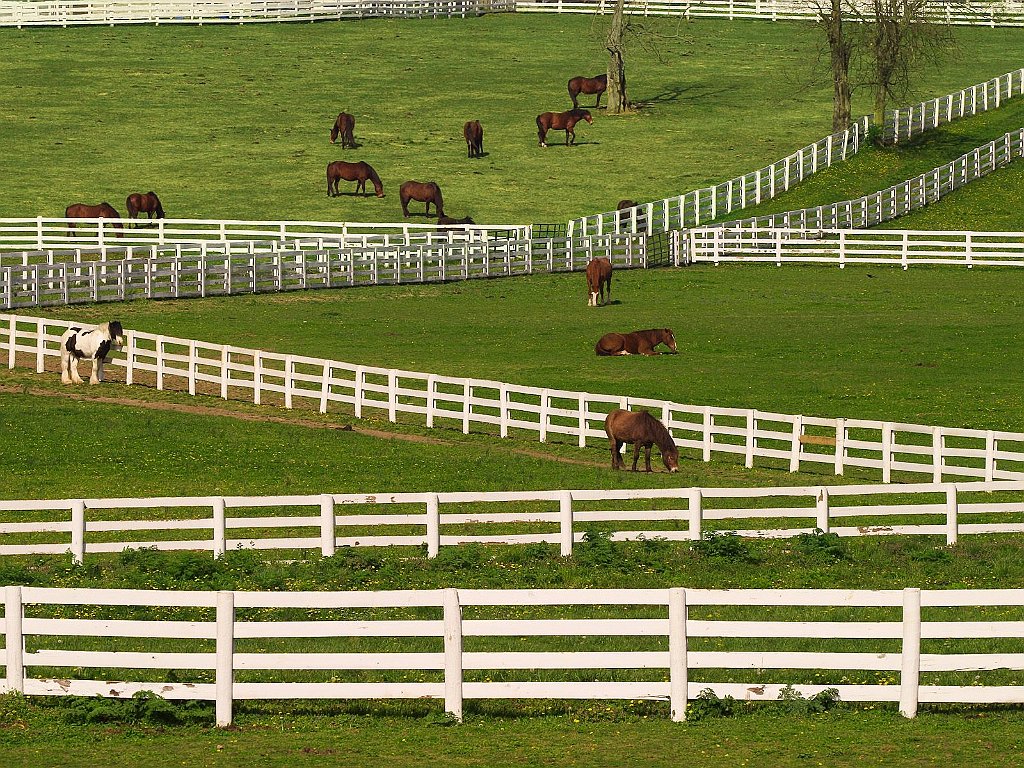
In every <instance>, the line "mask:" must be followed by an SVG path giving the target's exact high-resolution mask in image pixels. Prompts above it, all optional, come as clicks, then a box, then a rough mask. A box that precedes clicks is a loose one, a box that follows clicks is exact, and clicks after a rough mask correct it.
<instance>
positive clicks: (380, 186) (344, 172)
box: [327, 160, 384, 197]
mask: <svg viewBox="0 0 1024 768" xmlns="http://www.w3.org/2000/svg"><path fill="white" fill-rule="evenodd" d="M342 179H344V180H345V181H354V182H356V194H358V193H359V192H362V193H363V194H366V181H367V179H369V180H370V181H371V182H373V191H374V192H376V193H377V197H384V183H383V182H382V181H381V180H380V176H378V175H377V172H376V171H375V170H373V166H371V165H370V164H369V163H364V162H363V161H362V160H360V161H359V162H358V163H348V162H345V161H344V160H335V161H334V162H332V163H328V164H327V196H328V197H337V196H338V195H340V194H341V193H340V192H339V191H338V182H339V181H341V180H342ZM332 193H333V194H332Z"/></svg>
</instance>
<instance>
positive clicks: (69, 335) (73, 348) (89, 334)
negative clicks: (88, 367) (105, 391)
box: [60, 320, 125, 384]
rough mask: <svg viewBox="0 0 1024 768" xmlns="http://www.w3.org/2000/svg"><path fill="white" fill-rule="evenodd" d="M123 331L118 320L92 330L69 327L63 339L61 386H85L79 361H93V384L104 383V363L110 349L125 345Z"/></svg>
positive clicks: (61, 346)
mask: <svg viewBox="0 0 1024 768" xmlns="http://www.w3.org/2000/svg"><path fill="white" fill-rule="evenodd" d="M124 343H125V337H124V329H123V328H122V327H121V324H120V323H119V322H117V320H111V321H110V322H109V323H101V324H100V325H98V326H96V327H95V328H93V329H92V330H89V331H83V330H82V329H81V328H68V329H67V330H66V331H64V334H63V335H62V336H61V337H60V381H61V383H62V384H71V383H72V382H73V383H75V384H81V383H82V377H81V376H79V375H78V361H79V360H82V359H85V360H92V375H91V376H90V377H89V383H90V384H99V383H100V382H101V381H103V363H104V361H105V360H106V358H107V353H108V352H109V351H110V350H111V348H116V347H121V346H124Z"/></svg>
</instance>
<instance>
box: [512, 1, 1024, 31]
mask: <svg viewBox="0 0 1024 768" xmlns="http://www.w3.org/2000/svg"><path fill="white" fill-rule="evenodd" d="M852 5H854V6H857V7H860V8H862V9H863V10H864V12H865V13H866V6H867V4H866V3H860V2H854V3H852ZM614 8H615V2H614V0H517V2H516V10H517V11H519V12H540V13H596V14H606V13H611V12H612V11H613V10H614ZM625 11H626V13H628V14H631V15H635V16H683V17H685V18H687V19H693V18H716V19H729V20H737V19H757V20H762V21H786V20H813V19H816V18H817V17H818V11H817V9H816V6H815V4H814V3H812V2H808V1H807V0H626V5H625ZM930 11H931V17H932V18H934V19H936V20H939V21H943V22H947V23H949V24H956V25H967V26H975V25H977V26H986V27H1004V26H1006V27H1018V26H1024V3H1021V2H1017V1H1016V0H1008V1H1006V2H983V3H974V4H970V5H967V4H963V5H959V4H952V3H936V4H935V6H934V7H933V8H931V9H930Z"/></svg>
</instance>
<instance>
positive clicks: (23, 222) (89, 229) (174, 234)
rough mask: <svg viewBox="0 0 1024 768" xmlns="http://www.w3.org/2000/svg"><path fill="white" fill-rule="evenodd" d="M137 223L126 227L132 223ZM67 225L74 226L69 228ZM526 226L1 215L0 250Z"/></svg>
mask: <svg viewBox="0 0 1024 768" xmlns="http://www.w3.org/2000/svg"><path fill="white" fill-rule="evenodd" d="M133 223H134V224H136V226H129V225H131V224H133ZM69 225H74V228H73V229H72V228H71V227H70V226H69ZM531 237H532V227H530V226H529V225H525V226H524V225H507V226H506V225H501V226H475V225H469V226H464V225H458V226H452V227H438V226H435V225H433V224H406V223H380V224H377V223H369V222H366V223H364V222H328V221H244V220H240V219H153V220H152V221H149V220H146V219H139V220H132V219H66V218H51V217H46V216H36V217H34V218H0V250H5V251H30V250H40V251H42V250H47V249H70V250H81V249H86V248H92V249H104V248H109V249H123V248H126V247H128V246H153V245H172V246H173V245H178V244H191V245H199V244H202V243H207V244H211V245H213V244H223V243H225V242H229V241H230V242H236V241H237V242H238V244H239V245H240V246H243V247H244V246H245V245H246V244H248V243H257V244H260V245H261V247H266V248H269V247H271V245H272V243H274V242H277V243H279V244H285V243H287V244H290V246H291V247H293V248H320V249H323V248H325V247H327V246H328V245H335V244H340V245H362V246H367V245H415V244H424V243H427V244H429V243H436V242H445V241H453V240H454V241H460V242H461V241H468V242H485V241H488V240H508V239H512V240H529V239H530V238H531Z"/></svg>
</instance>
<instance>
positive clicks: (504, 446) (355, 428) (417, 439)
mask: <svg viewBox="0 0 1024 768" xmlns="http://www.w3.org/2000/svg"><path fill="white" fill-rule="evenodd" d="M0 393H7V394H17V395H22V394H24V395H30V396H32V397H56V398H63V399H66V400H77V401H79V402H91V403H106V404H110V405H126V406H131V407H133V408H145V409H147V410H151V411H171V412H173V413H185V414H192V415H205V416H223V417H226V418H229V419H237V420H238V421H251V422H259V423H264V424H287V425H290V426H295V427H305V428H307V429H334V430H339V431H342V432H355V433H357V434H360V435H366V436H368V437H376V438H380V439H382V440H404V441H405V442H409V443H421V444H428V445H450V446H456V445H459V444H460V443H457V442H455V441H453V440H444V439H441V438H436V437H427V436H426V435H406V434H402V433H399V432H388V431H385V430H382V429H370V428H369V427H364V426H360V425H359V424H358V423H356V424H337V423H332V422H326V421H315V420H313V419H305V418H302V417H301V416H298V415H296V416H293V417H285V416H275V415H273V414H269V413H246V412H243V411H235V410H231V409H229V408H217V407H216V406H212V405H193V404H186V403H167V402H155V401H150V400H136V399H133V398H127V397H107V396H104V395H100V394H95V395H94V394H91V393H89V394H84V393H82V392H81V391H73V390H70V389H69V390H53V389H44V388H33V387H30V386H18V385H5V384H0ZM496 445H497V447H498V448H499V449H500V450H502V451H504V452H506V453H510V454H515V455H518V456H528V457H530V458H534V459H542V460H544V461H556V462H559V463H561V464H573V465H576V466H583V467H602V466H604V463H603V462H599V461H585V460H583V459H573V458H569V457H566V456H555V455H552V454H550V453H545V452H544V451H534V450H530V449H528V448H520V447H513V446H512V445H511V444H509V443H507V442H505V441H501V442H497V443H496Z"/></svg>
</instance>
